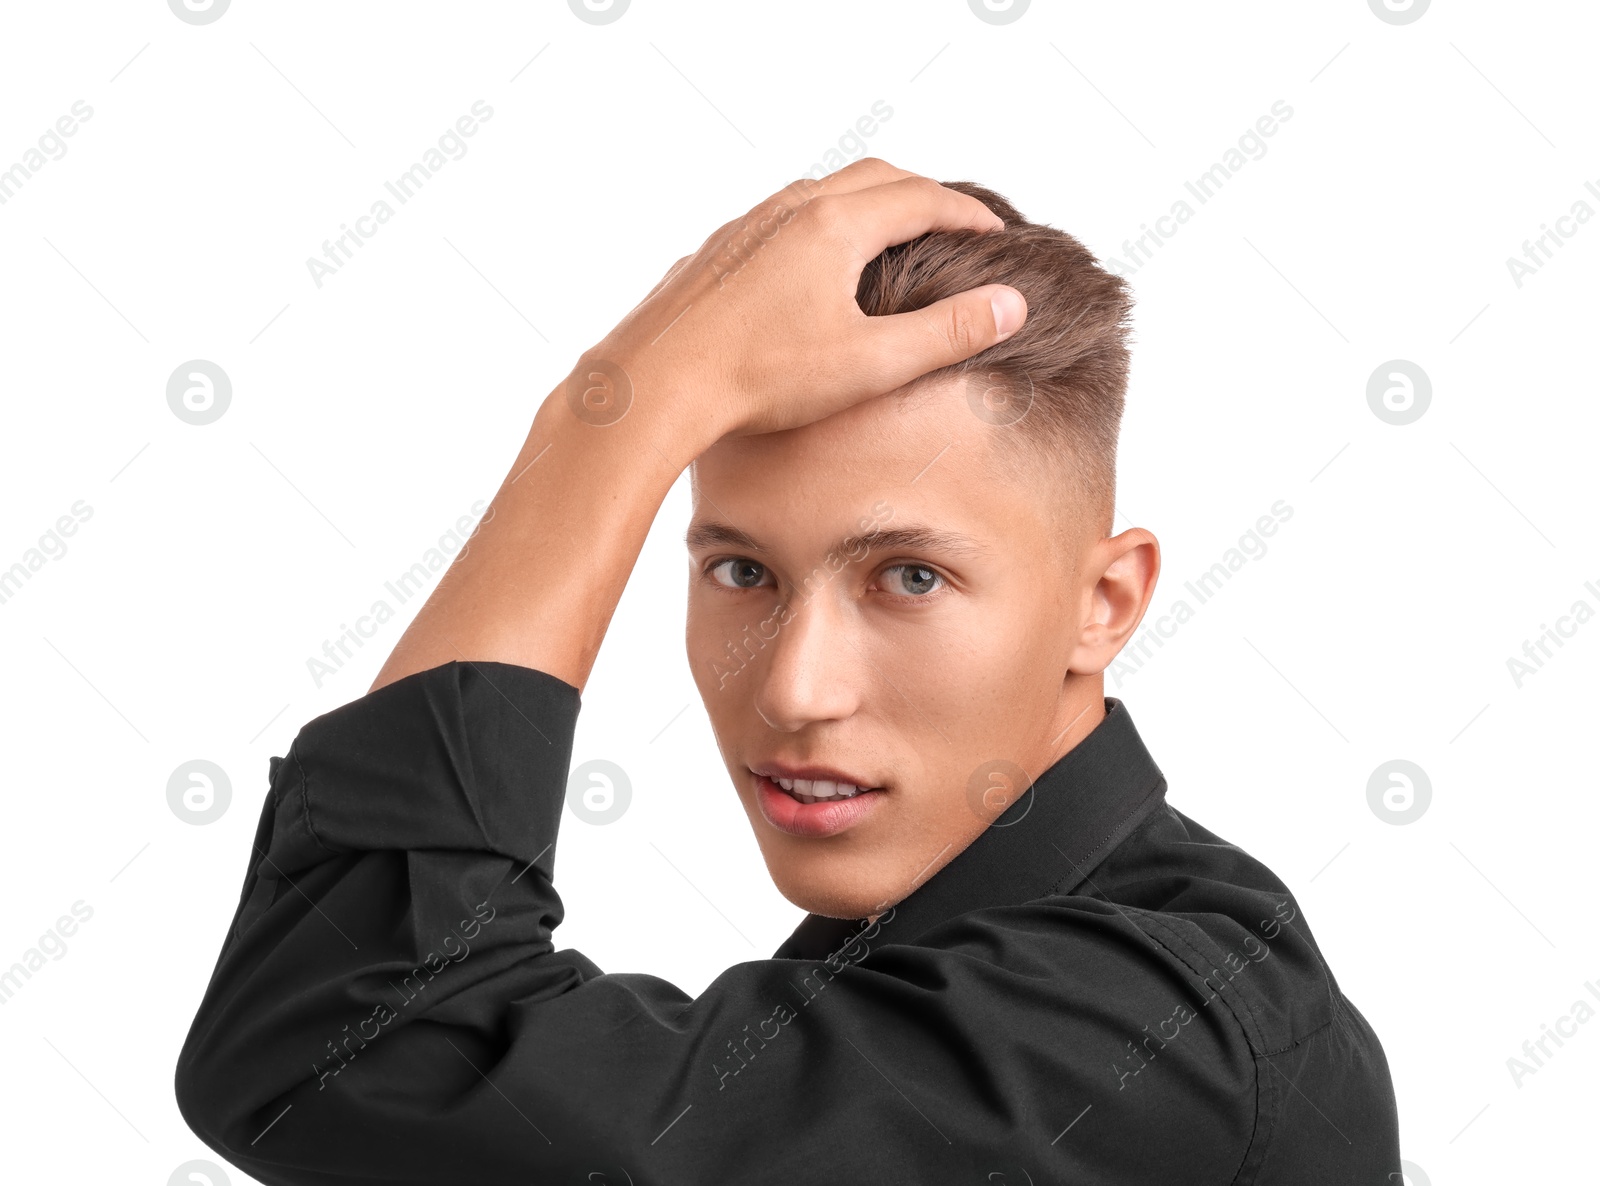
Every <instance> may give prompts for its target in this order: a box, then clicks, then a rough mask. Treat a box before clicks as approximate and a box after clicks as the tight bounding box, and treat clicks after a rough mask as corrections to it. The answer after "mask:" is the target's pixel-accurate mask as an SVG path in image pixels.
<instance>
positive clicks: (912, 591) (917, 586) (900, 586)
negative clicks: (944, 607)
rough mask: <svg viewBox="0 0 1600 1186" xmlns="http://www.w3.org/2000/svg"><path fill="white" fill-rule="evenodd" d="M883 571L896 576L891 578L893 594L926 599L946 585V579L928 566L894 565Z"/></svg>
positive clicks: (890, 583)
mask: <svg viewBox="0 0 1600 1186" xmlns="http://www.w3.org/2000/svg"><path fill="white" fill-rule="evenodd" d="M883 571H884V572H885V573H886V574H887V573H894V574H896V575H894V576H892V577H890V578H889V585H890V589H891V592H896V593H901V594H904V595H907V596H910V597H913V598H921V597H925V596H926V595H927V594H929V593H931V592H933V591H934V590H935V589H937V588H938V587H939V586H940V585H941V584H943V583H944V577H942V576H940V575H939V574H938V573H937V572H935V571H934V570H933V569H931V568H929V567H928V566H927V565H926V564H894V565H891V566H890V567H888V568H886V569H884V570H883Z"/></svg>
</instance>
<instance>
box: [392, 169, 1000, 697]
mask: <svg viewBox="0 0 1600 1186" xmlns="http://www.w3.org/2000/svg"><path fill="white" fill-rule="evenodd" d="M999 225H1001V221H1000V219H999V218H998V217H997V216H996V215H994V214H993V213H992V212H990V210H989V209H988V208H987V207H986V206H984V205H983V203H982V202H979V201H978V200H977V199H976V198H973V197H970V196H968V195H966V194H963V193H959V192H957V191H956V190H952V189H946V188H944V187H943V186H941V185H939V184H937V183H936V182H933V181H931V180H929V179H928V178H926V177H918V176H916V175H914V174H911V173H907V172H906V171H905V170H903V169H896V168H894V167H893V166H892V165H888V164H886V163H884V162H883V161H880V160H876V159H874V158H871V157H868V158H866V159H864V160H860V161H857V162H855V163H854V164H852V165H850V166H848V167H846V168H844V169H842V170H840V171H839V172H837V173H834V174H831V175H830V176H828V177H826V178H824V179H823V181H822V182H820V183H814V182H804V183H802V182H797V183H796V184H795V185H793V186H790V187H789V188H787V189H785V190H781V191H779V192H778V193H777V194H774V195H773V196H772V197H770V198H768V199H767V200H766V201H764V202H762V203H761V204H760V205H758V206H756V207H755V209H753V210H752V211H751V212H750V213H749V214H748V215H747V216H746V217H744V218H742V219H739V220H737V221H735V222H732V223H729V224H727V225H726V226H723V227H721V228H719V229H718V230H717V232H716V233H715V234H713V235H712V236H711V237H710V238H709V239H707V240H706V242H705V244H704V245H703V246H702V247H701V248H700V250H699V251H697V252H696V253H695V254H694V255H692V256H688V257H686V258H684V259H681V260H679V261H678V263H677V264H676V265H674V267H673V268H672V269H671V270H670V271H669V272H668V273H667V275H666V276H665V277H663V278H662V280H661V282H660V283H659V284H657V285H656V287H655V288H654V289H653V290H652V291H651V292H650V293H649V295H647V296H646V297H645V299H644V300H642V301H641V302H639V304H638V305H636V306H635V307H634V308H633V310H632V311H630V312H629V313H628V315H627V316H626V317H624V318H623V319H622V321H621V322H620V323H619V324H618V325H617V327H616V328H615V329H614V330H612V331H611V333H609V334H607V335H606V336H605V337H604V338H603V339H601V341H600V342H599V343H598V344H596V345H595V346H594V347H593V348H591V349H590V350H587V351H585V352H584V354H583V357H582V358H580V359H579V360H578V362H577V365H576V366H575V367H574V368H573V370H572V373H571V374H570V375H569V376H568V378H567V379H566V380H565V381H563V382H562V383H561V384H560V385H559V386H558V387H557V388H556V389H555V390H554V391H552V392H551V393H550V395H549V396H548V397H547V398H546V399H545V401H544V403H543V404H541V405H540V408H539V411H538V414H537V415H536V416H535V417H534V421H533V426H532V428H531V429H530V430H529V432H528V438H527V440H526V442H524V444H523V446H522V449H521V451H520V452H519V453H518V455H517V458H516V460H515V461H514V462H512V464H511V469H510V471H509V472H508V473H507V475H506V477H505V480H504V481H503V482H502V483H501V484H500V490H499V492H498V493H497V494H496V495H495V497H494V501H493V502H492V503H491V504H490V505H489V508H488V509H487V510H486V511H485V512H484V515H483V519H482V520H481V522H480V525H479V528H478V530H477V532H476V533H475V534H474V535H473V538H472V539H471V541H470V542H469V543H468V545H467V546H466V547H464V548H463V549H462V550H461V552H460V553H459V554H458V555H457V556H456V559H455V561H454V563H452V564H451V566H450V570H449V571H448V572H446V573H445V575H444V577H443V579H442V580H440V582H439V585H438V587H437V588H435V589H434V591H433V594H432V595H431V596H430V597H429V598H428V601H427V603H426V604H425V605H424V606H423V607H422V610H421V612H420V613H418V615H417V618H416V620H415V621H413V622H412V623H411V625H410V627H409V628H408V629H407V630H406V632H405V635H404V636H403V637H402V638H401V639H400V642H399V643H398V644H397V645H396V646H395V649H394V653H393V654H391V655H390V656H389V660H388V662H387V663H385V664H384V667H383V670H382V671H380V672H379V673H378V678H377V680H376V681H375V682H374V683H373V685H372V686H373V687H374V688H380V687H382V686H383V685H385V684H388V683H393V682H394V681H395V680H398V679H401V678H403V677H405V676H408V675H413V674H415V673H416V672H419V671H424V670H427V669H428V668H430V667H437V666H439V665H440V664H443V663H448V662H450V661H452V660H460V661H466V662H470V661H473V660H478V659H488V660H495V661H498V662H502V663H516V664H520V665H521V666H524V667H533V668H537V669H538V670H540V671H545V672H548V673H549V674H551V675H554V676H556V677H557V678H558V679H563V680H566V681H567V682H568V683H570V684H572V685H573V686H574V687H576V688H578V689H579V690H580V691H581V690H582V688H583V685H584V683H585V682H586V681H587V680H588V677H589V672H590V670H591V669H592V667H593V665H594V659H595V655H596V654H597V653H598V651H599V649H600V643H601V640H602V639H603V638H604V637H605V631H606V627H607V626H608V625H609V624H610V622H611V615H612V614H613V613H614V612H615V611H616V608H617V602H618V601H619V600H620V598H621V597H622V590H623V588H624V586H625V585H626V584H627V582H628V576H629V574H630V573H632V571H633V565H634V562H635V561H637V560H638V558H639V549H640V548H641V547H643V546H644V540H645V537H646V536H647V535H648V534H649V531H650V525H651V523H652V522H653V521H654V519H655V514H656V511H657V510H659V509H660V507H661V502H662V499H664V498H665V497H666V494H667V491H668V490H670V489H671V488H672V484H673V483H674V482H675V481H676V480H677V479H678V476H679V475H680V474H681V473H682V472H683V469H684V467H685V466H687V465H688V464H689V462H690V461H692V460H693V459H694V458H696V457H698V456H699V455H700V454H701V453H703V452H704V451H705V450H706V449H708V448H710V447H711V446H712V445H714V444H715V443H716V442H717V441H718V440H719V439H721V438H722V437H724V436H727V435H734V436H742V435H747V434H750V433H759V432H772V431H777V430H780V429H786V428H795V427H798V426H800V425H802V424H808V423H810V422H811V421H813V420H820V419H822V418H823V417H824V416H828V415H831V414H832V413H834V412H839V411H842V410H844V409H845V408H847V407H850V406H851V405H853V404H856V403H860V402H862V401H863V400H866V399H870V398H872V397H873V396H876V395H882V394H885V393H887V392H889V391H893V390H894V389H895V388H897V387H901V386H904V385H905V384H906V383H908V382H910V381H911V380H912V379H915V378H917V377H918V376H919V375H924V374H926V373H928V372H929V371H933V370H937V369H939V368H940V367H944V366H948V365H950V364H952V363H955V362H960V361H961V360H962V359H964V358H968V357H971V356H972V355H974V354H976V353H977V352H978V351H980V350H982V349H983V348H984V347H986V346H989V345H992V344H993V343H995V342H997V341H999V340H1000V339H1001V338H1003V337H1005V336H1007V335H1008V334H1009V333H1012V332H1015V330H1016V328H1017V326H1019V325H1021V324H1022V321H1023V318H1024V317H1025V316H1026V312H1027V309H1026V305H1025V304H1024V303H1023V300H1022V295H1021V294H1020V293H1018V292H1017V291H1016V290H1015V289H1012V288H1007V287H1006V286H1004V285H999V284H990V285H985V286H983V287H982V288H976V289H973V290H971V291H969V292H965V293H958V294H957V295H955V296H953V297H950V298H948V299H946V300H942V301H939V302H937V303H936V304H933V305H929V306H928V307H927V308H926V309H920V310H916V311H913V312H910V313H902V314H899V315H896V316H892V317H867V316H866V315H865V314H863V313H862V312H861V309H860V306H858V305H857V304H856V300H855V293H856V285H857V283H858V281H859V279H860V276H861V271H862V269H863V268H864V267H865V266H866V265H867V262H868V261H869V260H870V259H872V257H873V256H875V255H877V254H878V253H879V252H881V251H882V250H883V249H884V248H885V247H888V246H891V245H893V244H895V243H903V242H907V241H909V240H911V239H914V238H916V237H917V236H918V235H921V234H924V233H925V232H928V231H932V230H959V229H963V228H968V229H972V230H975V231H980V232H981V231H985V230H991V229H995V228H997V227H998V226H999ZM997 299H998V301H999V310H998V311H997V310H996V308H995V305H994V303H993V302H995V301H996V300H997ZM1008 301H1010V302H1014V303H1013V304H1007V302H1008Z"/></svg>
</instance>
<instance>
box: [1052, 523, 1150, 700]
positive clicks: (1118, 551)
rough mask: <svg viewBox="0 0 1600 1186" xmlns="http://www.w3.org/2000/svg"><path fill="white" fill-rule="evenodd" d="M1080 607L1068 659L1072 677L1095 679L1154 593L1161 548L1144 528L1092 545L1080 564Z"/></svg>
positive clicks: (1133, 627)
mask: <svg viewBox="0 0 1600 1186" xmlns="http://www.w3.org/2000/svg"><path fill="white" fill-rule="evenodd" d="M1083 572H1084V578H1085V583H1086V586H1087V587H1086V588H1085V589H1084V594H1083V597H1084V604H1083V607H1082V611H1081V614H1080V618H1079V621H1080V622H1081V623H1082V625H1081V627H1080V629H1079V633H1078V642H1077V645H1076V646H1075V647H1074V648H1073V650H1072V653H1071V655H1070V656H1069V657H1068V670H1069V671H1070V672H1072V673H1073V674H1075V675H1096V674H1098V673H1099V672H1102V671H1104V670H1105V669H1106V668H1107V667H1109V666H1111V661H1112V660H1113V659H1115V658H1116V657H1117V653H1118V652H1119V651H1121V650H1122V648H1123V646H1124V645H1125V644H1126V643H1127V641H1128V639H1129V638H1131V637H1133V632H1134V631H1135V630H1137V629H1138V628H1139V623H1140V621H1142V620H1143V618H1144V612H1145V610H1146V609H1147V608H1149V605H1150V599H1151V597H1152V596H1154V594H1155V591H1156V578H1157V576H1158V575H1160V572H1161V545H1160V543H1158V542H1157V540H1156V537H1155V536H1154V535H1152V534H1150V532H1148V531H1146V530H1145V529H1144V528H1142V527H1130V528H1129V529H1128V530H1127V531H1124V532H1123V533H1122V534H1121V535H1116V536H1112V537H1110V538H1109V539H1101V540H1097V541H1095V543H1094V544H1093V545H1092V546H1091V547H1090V549H1089V553H1088V556H1087V558H1086V560H1085V564H1084V569H1083Z"/></svg>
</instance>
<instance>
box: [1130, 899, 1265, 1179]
mask: <svg viewBox="0 0 1600 1186" xmlns="http://www.w3.org/2000/svg"><path fill="white" fill-rule="evenodd" d="M1135 912H1136V913H1137V914H1138V916H1139V917H1140V918H1142V919H1143V920H1145V922H1146V923H1147V924H1150V926H1147V927H1146V932H1147V933H1149V930H1150V927H1151V926H1157V927H1160V928H1161V929H1162V930H1164V931H1165V932H1166V933H1167V935H1168V936H1169V937H1170V938H1171V940H1172V942H1173V943H1175V944H1177V945H1178V946H1180V947H1182V948H1184V949H1185V950H1186V951H1187V952H1188V953H1189V954H1190V955H1191V956H1193V957H1194V958H1195V959H1196V960H1198V961H1201V962H1204V958H1203V957H1202V956H1201V954H1200V952H1199V951H1198V950H1196V949H1195V948H1194V947H1193V946H1192V945H1191V944H1190V943H1188V942H1187V941H1186V940H1185V939H1184V938H1183V936H1182V935H1180V934H1179V933H1178V930H1177V928H1176V927H1174V926H1173V925H1172V924H1171V923H1170V922H1169V921H1168V920H1166V919H1164V918H1162V917H1161V916H1160V915H1159V914H1157V913H1156V912H1154V911H1146V910H1136V911H1135ZM1151 938H1153V939H1155V941H1156V942H1157V943H1159V944H1160V945H1161V946H1162V947H1163V948H1164V949H1165V950H1166V951H1167V952H1168V953H1169V954H1171V955H1172V956H1173V958H1174V959H1176V960H1178V962H1179V963H1181V964H1182V965H1183V966H1184V967H1185V968H1187V969H1188V970H1189V971H1190V972H1193V973H1194V974H1195V975H1197V976H1199V977H1200V978H1201V980H1202V981H1204V980H1205V973H1203V972H1201V971H1200V970H1199V969H1198V968H1196V967H1195V965H1194V964H1192V963H1190V962H1189V960H1187V959H1185V958H1184V957H1183V956H1182V955H1180V954H1179V953H1177V952H1176V951H1173V949H1172V947H1171V946H1170V945H1169V944H1167V943H1165V942H1162V940H1161V938H1160V937H1159V936H1156V935H1153V934H1152V935H1151ZM1216 995H1217V996H1219V997H1222V998H1223V1000H1224V1002H1225V1003H1226V1004H1227V1006H1228V1013H1229V1015H1230V1016H1231V1017H1232V1018H1233V1020H1234V1024H1235V1025H1237V1026H1238V1027H1239V1032H1240V1034H1241V1036H1242V1037H1243V1038H1244V1042H1245V1047H1246V1048H1247V1049H1248V1050H1249V1051H1250V1055H1251V1058H1250V1065H1251V1069H1252V1070H1253V1071H1254V1072H1255V1078H1256V1098H1255V1108H1254V1113H1255V1115H1254V1124H1253V1126H1252V1128H1251V1132H1250V1143H1249V1144H1248V1145H1247V1146H1246V1147H1245V1151H1244V1156H1243V1157H1241V1158H1240V1160H1239V1165H1238V1166H1237V1167H1236V1168H1235V1169H1234V1172H1233V1177H1232V1178H1231V1179H1229V1181H1230V1182H1232V1183H1235V1184H1243V1183H1248V1182H1249V1181H1250V1180H1251V1178H1253V1176H1254V1173H1253V1171H1251V1178H1246V1177H1241V1175H1242V1174H1244V1173H1245V1172H1246V1170H1247V1167H1249V1166H1250V1165H1251V1163H1252V1162H1254V1164H1255V1165H1256V1166H1257V1167H1259V1165H1260V1164H1261V1158H1262V1157H1264V1156H1265V1151H1266V1149H1267V1147H1268V1146H1269V1145H1270V1144H1271V1141H1272V1120H1271V1117H1269V1116H1266V1115H1264V1112H1263V1108H1262V1099H1263V1096H1264V1095H1266V1094H1267V1093H1268V1092H1270V1091H1271V1085H1270V1084H1268V1083H1267V1082H1266V1081H1265V1080H1264V1079H1263V1078H1262V1074H1261V1058H1262V1052H1261V1047H1262V1046H1264V1045H1266V1042H1265V1039H1264V1037H1263V1035H1262V1034H1261V1030H1260V1026H1259V1025H1258V1024H1257V1023H1256V1018H1255V1013H1254V1011H1253V1010H1252V1009H1251V1008H1250V1002H1249V1001H1248V1000H1247V999H1246V998H1245V996H1244V994H1242V993H1240V992H1239V991H1238V990H1237V989H1235V988H1234V987H1233V982H1232V981H1231V980H1229V981H1227V982H1225V983H1223V984H1221V985H1220V986H1219V989H1218V992H1217V994H1216ZM1235 996H1237V997H1238V998H1239V1003H1240V1004H1243V1006H1244V1014H1243V1015H1241V1014H1240V1012H1239V1010H1238V1008H1237V1007H1236V1005H1235V1003H1234V1000H1233V997H1235ZM1247 1018H1248V1024H1247V1021H1246V1019H1247ZM1252 1031H1253V1032H1254V1034H1255V1038H1254V1040H1252V1037H1251V1035H1252Z"/></svg>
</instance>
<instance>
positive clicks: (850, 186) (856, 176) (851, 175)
mask: <svg viewBox="0 0 1600 1186" xmlns="http://www.w3.org/2000/svg"><path fill="white" fill-rule="evenodd" d="M916 176H918V174H916V173H913V172H911V171H910V170H909V169H900V168H896V167H895V166H894V165H891V164H890V163H889V162H888V161H885V160H882V159H880V158H878V157H875V156H864V157H862V158H861V159H860V160H858V161H851V162H850V163H849V164H848V165H846V166H844V168H842V169H835V170H834V171H833V172H832V173H829V174H828V175H827V176H826V177H823V178H821V179H820V180H819V179H817V178H813V177H800V178H797V179H795V180H794V181H791V182H790V183H789V184H788V185H786V186H784V187H783V188H782V189H780V190H779V191H778V192H777V193H775V194H773V195H772V196H771V197H769V198H768V199H767V201H766V202H765V203H763V206H765V205H768V204H775V203H782V204H783V205H786V206H791V207H795V206H802V205H804V204H805V203H806V202H808V201H810V200H811V199H812V198H816V197H820V196H821V195H823V194H848V193H854V192H856V191H857V190H861V189H866V188H867V187H868V186H873V185H883V184H885V183H886V182H890V181H900V180H903V179H904V178H907V177H916Z"/></svg>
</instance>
